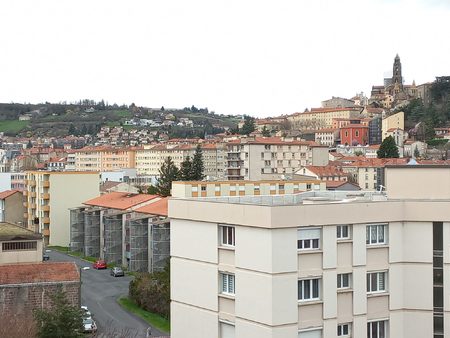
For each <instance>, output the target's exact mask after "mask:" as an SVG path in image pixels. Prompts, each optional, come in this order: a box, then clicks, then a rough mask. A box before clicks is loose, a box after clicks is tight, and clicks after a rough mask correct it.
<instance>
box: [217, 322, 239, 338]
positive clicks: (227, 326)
mask: <svg viewBox="0 0 450 338" xmlns="http://www.w3.org/2000/svg"><path fill="white" fill-rule="evenodd" d="M219 326H220V338H234V337H235V334H234V325H233V324H231V323H224V322H220V323H219Z"/></svg>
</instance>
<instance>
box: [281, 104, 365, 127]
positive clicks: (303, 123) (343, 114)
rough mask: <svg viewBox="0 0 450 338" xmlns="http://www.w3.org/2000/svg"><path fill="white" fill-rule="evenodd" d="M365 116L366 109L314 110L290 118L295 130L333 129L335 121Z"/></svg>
mask: <svg viewBox="0 0 450 338" xmlns="http://www.w3.org/2000/svg"><path fill="white" fill-rule="evenodd" d="M361 115H364V108H361V107H355V108H313V109H311V111H310V112H303V113H295V114H292V115H290V116H288V121H290V122H291V125H292V127H293V129H298V130H302V129H321V128H333V119H352V118H359V117H361Z"/></svg>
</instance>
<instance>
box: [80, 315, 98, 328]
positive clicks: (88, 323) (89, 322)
mask: <svg viewBox="0 0 450 338" xmlns="http://www.w3.org/2000/svg"><path fill="white" fill-rule="evenodd" d="M83 330H84V332H95V331H97V324H95V321H94V320H93V319H92V317H89V318H83Z"/></svg>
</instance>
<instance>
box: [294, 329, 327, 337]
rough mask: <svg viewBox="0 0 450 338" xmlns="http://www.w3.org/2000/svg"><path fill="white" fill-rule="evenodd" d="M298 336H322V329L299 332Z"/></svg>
mask: <svg viewBox="0 0 450 338" xmlns="http://www.w3.org/2000/svg"><path fill="white" fill-rule="evenodd" d="M298 338H322V330H312V331H306V332H299V333H298Z"/></svg>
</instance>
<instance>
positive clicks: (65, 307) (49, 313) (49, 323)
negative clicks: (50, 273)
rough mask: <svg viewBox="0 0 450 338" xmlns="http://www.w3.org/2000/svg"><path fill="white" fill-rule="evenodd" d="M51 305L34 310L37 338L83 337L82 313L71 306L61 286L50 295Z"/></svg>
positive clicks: (76, 307)
mask: <svg viewBox="0 0 450 338" xmlns="http://www.w3.org/2000/svg"><path fill="white" fill-rule="evenodd" d="M51 299H52V302H53V307H52V308H50V309H38V310H36V311H35V312H34V318H35V319H36V322H37V327H38V337H39V338H60V337H64V338H78V337H83V336H84V335H83V314H82V312H81V310H80V308H78V306H72V305H71V304H70V303H69V301H68V300H67V297H66V293H65V292H64V291H63V289H62V287H61V286H58V289H57V291H56V292H55V293H54V294H52V295H51Z"/></svg>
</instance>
